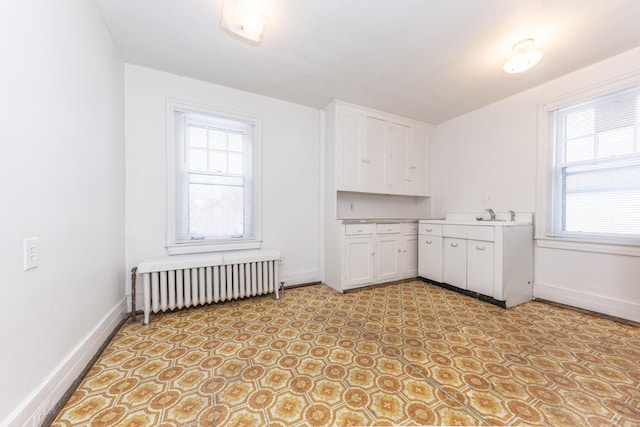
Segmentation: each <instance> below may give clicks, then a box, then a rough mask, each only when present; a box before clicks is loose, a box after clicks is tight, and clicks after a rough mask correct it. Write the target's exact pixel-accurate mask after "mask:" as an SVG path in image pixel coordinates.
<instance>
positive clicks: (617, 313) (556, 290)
mask: <svg viewBox="0 0 640 427" xmlns="http://www.w3.org/2000/svg"><path fill="white" fill-rule="evenodd" d="M533 297H534V298H539V299H544V300H548V301H553V302H557V303H560V304H565V305H570V306H572V307H578V308H582V309H585V310H590V311H594V312H596V313H602V314H607V315H609V316H614V317H619V318H621V319H626V320H631V321H632V322H640V304H639V303H634V302H629V301H622V300H619V299H615V298H609V297H606V296H603V295H596V294H591V293H587V292H578V291H575V290H573V289H566V288H561V287H559V286H554V285H550V284H548V283H540V282H534V284H533Z"/></svg>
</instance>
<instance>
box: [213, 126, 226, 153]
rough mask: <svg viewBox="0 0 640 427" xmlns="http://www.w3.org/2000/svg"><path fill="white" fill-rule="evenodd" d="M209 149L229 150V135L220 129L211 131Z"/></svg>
mask: <svg viewBox="0 0 640 427" xmlns="http://www.w3.org/2000/svg"><path fill="white" fill-rule="evenodd" d="M209 148H213V149H216V150H226V149H227V133H226V132H225V131H221V130H218V129H209Z"/></svg>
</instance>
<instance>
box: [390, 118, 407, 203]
mask: <svg viewBox="0 0 640 427" xmlns="http://www.w3.org/2000/svg"><path fill="white" fill-rule="evenodd" d="M409 131H410V128H408V127H407V126H403V125H399V124H397V123H390V124H389V139H388V141H387V153H388V154H387V156H386V157H385V180H386V182H385V187H386V189H387V190H389V191H390V192H392V193H394V194H408V192H409Z"/></svg>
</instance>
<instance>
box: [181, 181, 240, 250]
mask: <svg viewBox="0 0 640 427" xmlns="http://www.w3.org/2000/svg"><path fill="white" fill-rule="evenodd" d="M243 206H244V189H243V188H242V187H230V186H224V185H203V184H190V185H189V233H190V235H192V236H223V237H224V236H227V237H228V236H239V235H243V234H244V208H243Z"/></svg>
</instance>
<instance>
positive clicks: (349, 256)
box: [345, 236, 375, 288]
mask: <svg viewBox="0 0 640 427" xmlns="http://www.w3.org/2000/svg"><path fill="white" fill-rule="evenodd" d="M374 251H375V248H374V242H373V236H371V237H355V238H353V237H352V238H347V239H345V261H346V262H345V267H346V268H345V270H346V271H345V285H346V287H349V288H353V287H357V286H362V285H365V284H367V283H372V282H373V278H374V271H375V269H374V264H373V259H374V258H373V256H374Z"/></svg>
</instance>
